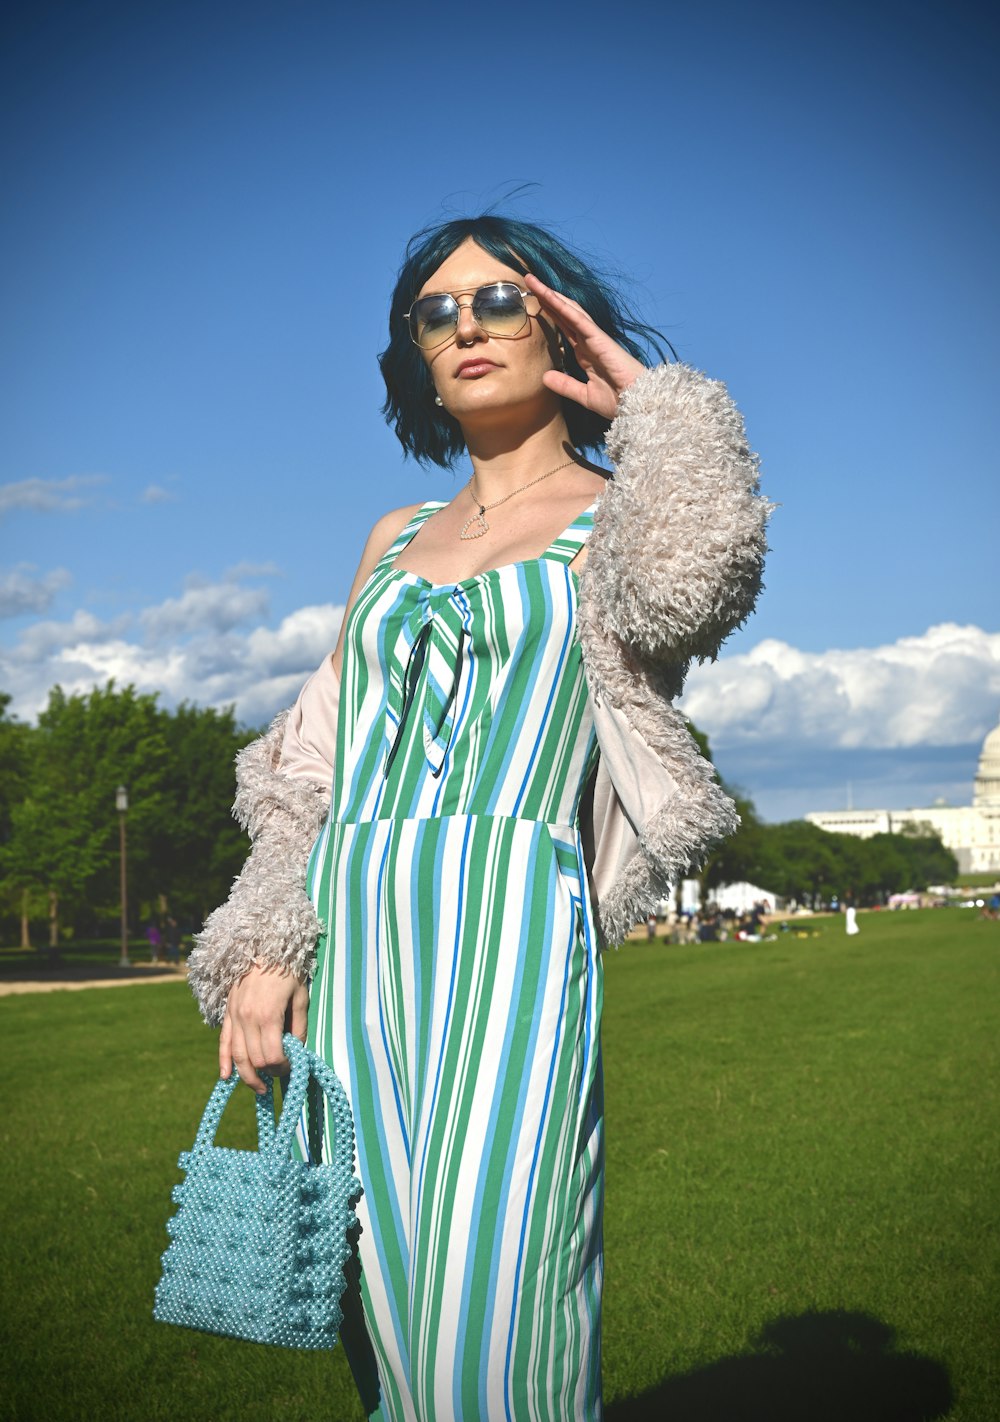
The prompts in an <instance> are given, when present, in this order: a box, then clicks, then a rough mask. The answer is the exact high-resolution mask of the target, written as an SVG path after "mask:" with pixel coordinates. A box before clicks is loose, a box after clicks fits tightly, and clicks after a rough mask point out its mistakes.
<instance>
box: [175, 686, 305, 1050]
mask: <svg viewBox="0 0 1000 1422" xmlns="http://www.w3.org/2000/svg"><path fill="white" fill-rule="evenodd" d="M287 716H288V712H287V711H282V712H281V714H280V715H279V716H276V717H275V719H274V721H272V723H271V725H270V727H269V729H268V731H267V733H266V734H265V735H263V736H258V738H257V739H256V740H255V741H252V742H251V743H250V745H248V746H246V747H244V749H243V750H241V751H240V753H239V754H238V755H237V757H236V785H237V792H236V800H235V802H234V804H233V814H234V816H235V817H236V819H237V820H238V821H239V823H240V825H241V826H242V827H243V829H245V830H248V831H249V834H250V840H251V843H252V846H253V847H252V849H251V851H250V855H249V857H248V859H247V861H246V863H245V864H244V866H243V868H242V870H241V871H240V874H239V877H238V878H237V879H236V880H235V882H234V884H233V887H232V890H231V891H230V894H229V898H228V899H227V900H226V902H225V903H224V904H222V905H221V906H220V907H219V908H217V909H216V910H215V911H214V913H211V914H209V916H208V918H207V919H206V920H205V926H204V928H203V929H202V931H201V932H200V933H199V934H196V936H195V946H194V948H193V949H192V951H191V955H190V957H189V959H188V982H189V983H190V985H191V990H192V992H193V993H194V995H195V997H196V998H197V1000H198V1006H199V1007H200V1008H201V1014H202V1016H203V1017H204V1019H205V1021H206V1022H207V1023H208V1024H209V1025H210V1026H213V1027H217V1026H218V1025H219V1024H220V1023H221V1022H222V1019H223V1017H224V1016H225V1011H226V1001H227V999H228V997H229V993H230V989H231V988H232V987H233V986H234V984H235V983H237V982H239V980H240V978H242V977H243V975H244V973H246V972H247V971H248V970H249V969H250V968H252V967H253V966H254V965H255V964H258V965H262V966H268V967H276V968H284V969H287V970H288V971H289V972H292V973H294V974H295V975H296V977H298V978H301V979H302V980H303V981H305V979H306V978H307V977H308V976H309V975H310V974H311V973H312V970H313V968H314V966H315V962H316V942H317V939H318V938H319V936H320V934H321V933H322V931H323V926H322V924H321V923H320V920H319V919H318V918H317V916H316V911H315V909H314V908H313V906H312V902H311V900H310V899H309V896H308V895H307V893H306V891H305V882H306V866H307V865H308V862H309V853H310V851H311V849H312V847H313V843H314V841H315V839H316V836H317V835H318V834H319V831H320V828H321V827H322V824H323V821H324V820H325V819H326V814H327V810H328V808H329V791H328V790H326V791H324V789H323V787H322V786H320V785H315V784H313V783H312V782H310V781H307V780H294V779H292V778H291V777H290V776H287V775H283V774H282V773H281V772H280V771H279V770H278V758H279V756H280V754H281V742H282V733H283V730H284V725H285V720H286V718H287Z"/></svg>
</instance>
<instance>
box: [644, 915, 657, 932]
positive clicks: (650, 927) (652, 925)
mask: <svg viewBox="0 0 1000 1422" xmlns="http://www.w3.org/2000/svg"><path fill="white" fill-rule="evenodd" d="M646 937H647V938H655V937H656V914H655V913H651V914H650V915H649V917H648V918H647V919H646Z"/></svg>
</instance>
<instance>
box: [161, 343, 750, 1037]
mask: <svg viewBox="0 0 1000 1422" xmlns="http://www.w3.org/2000/svg"><path fill="white" fill-rule="evenodd" d="M607 450H608V455H609V457H610V459H611V462H612V464H613V466H614V470H613V477H612V478H611V479H609V481H608V484H607V486H606V488H605V490H604V492H603V494H602V495H601V498H600V500H599V503H598V506H597V511H596V513H595V516H594V527H593V529H592V531H591V534H590V537H589V540H588V552H587V558H586V560H585V562H584V565H583V568H582V570H581V573H580V583H579V604H578V609H577V625H578V631H579V637H580V644H581V649H582V655H583V662H584V669H585V673H586V677H587V684H588V688H589V690H590V695H591V704H592V707H593V713H594V726H595V731H596V735H597V741H598V745H599V749H600V756H599V758H598V764H597V769H596V772H595V773H594V775H593V777H592V779H591V781H590V784H589V785H588V787H587V791H586V794H585V796H584V800H583V803H582V805H581V813H580V828H581V835H582V839H583V846H584V857H585V862H586V866H587V873H588V878H589V888H590V897H591V902H592V905H593V907H594V915H595V922H596V924H597V929H598V938H599V941H600V943H601V945H602V947H605V946H607V945H608V944H609V943H617V942H620V941H621V940H622V939H623V938H624V937H625V935H626V934H627V933H628V931H629V929H630V928H632V927H633V925H634V924H635V923H637V922H638V921H639V920H640V919H642V918H645V917H646V915H647V914H648V913H649V912H650V911H651V910H653V909H655V907H656V905H657V904H658V902H659V901H660V900H661V899H662V898H663V897H664V895H665V894H666V892H667V890H668V887H669V886H670V885H671V884H673V883H676V881H677V880H678V879H679V878H680V877H682V876H683V875H684V874H685V873H686V872H687V871H688V870H690V869H693V868H695V867H697V866H699V865H700V864H701V863H702V862H703V861H704V859H705V856H706V855H707V854H708V852H709V851H710V850H711V849H712V848H713V846H714V845H716V844H717V843H718V842H719V840H721V839H723V838H724V837H725V836H726V835H728V834H731V833H732V831H733V830H735V829H736V827H737V825H738V824H739V818H738V816H737V814H736V810H735V807H734V805H733V803H732V801H731V800H730V799H729V797H728V796H727V795H726V794H725V793H724V792H723V791H722V789H721V788H720V786H719V784H718V783H717V781H716V779H715V776H714V773H713V770H712V767H711V765H710V764H709V763H708V762H707V761H706V760H705V759H704V758H703V757H702V756H701V755H700V753H699V751H698V748H697V746H696V744H695V742H694V740H693V739H692V737H691V735H690V732H689V731H688V729H687V725H686V723H685V720H684V717H683V716H682V715H681V713H680V712H679V711H678V710H677V709H676V708H675V706H674V704H673V703H674V700H675V699H676V698H677V697H678V696H679V695H680V692H681V689H682V687H683V684H684V678H685V676H686V674H687V670H688V667H689V665H690V663H691V661H692V659H694V658H698V659H705V658H714V657H715V656H716V655H717V654H718V651H719V648H720V646H721V644H722V642H723V640H724V639H725V638H726V637H727V636H728V635H729V633H730V632H732V631H733V629H734V628H735V627H738V626H739V625H740V624H741V623H742V622H743V621H744V620H745V619H746V618H747V616H748V615H749V613H750V612H751V610H752V608H753V605H754V602H755V600H756V598H757V595H758V593H759V591H760V588H761V572H762V569H763V563H764V554H765V552H766V524H767V519H768V516H769V515H770V513H771V510H772V508H773V505H772V504H770V503H769V502H768V501H767V500H766V499H764V498H763V497H762V496H761V494H760V492H759V487H758V462H757V457H756V455H755V454H754V453H753V452H752V451H751V449H750V447H749V445H748V444H747V440H746V435H745V433H744V428H743V421H742V419H741V417H740V414H739V411H738V410H737V409H736V407H735V405H734V404H733V402H732V400H731V399H730V398H729V395H728V393H727V391H726V388H725V386H724V385H723V384H722V383H721V382H720V381H715V380H709V379H708V378H707V377H706V376H704V375H702V374H701V373H700V372H698V371H695V370H692V369H691V368H690V367H688V366H684V365H661V366H656V367H654V368H653V369H651V370H647V371H645V372H644V373H643V374H642V375H640V376H639V378H638V379H637V380H636V381H635V383H634V385H632V386H631V387H630V388H629V389H628V390H626V391H625V392H624V393H623V395H622V397H621V400H620V402H619V406H618V414H617V416H616V418H615V420H614V422H613V424H612V426H611V429H610V431H609V433H608V438H607ZM339 692H340V686H339V681H338V679H337V675H336V672H335V671H334V668H333V663H332V661H331V659H330V658H329V657H326V658H324V661H323V663H322V665H321V666H320V667H319V668H318V670H317V671H316V672H315V673H314V674H313V676H311V677H310V678H309V680H308V682H307V683H306V685H305V686H304V687H303V689H302V692H301V693H300V695H299V697H298V699H297V701H296V702H295V705H294V706H292V707H290V708H289V709H288V710H287V711H283V712H281V714H280V715H279V716H278V717H276V719H275V720H274V722H273V723H272V725H271V727H270V729H269V730H268V731H267V733H266V734H265V735H263V736H261V737H259V738H258V739H257V740H256V741H254V742H252V743H251V744H250V745H249V746H247V747H246V748H245V749H244V750H242V751H241V752H240V753H239V755H238V756H237V774H236V780H237V795H236V801H235V804H234V806H233V813H234V814H235V816H236V817H237V819H238V820H239V822H240V824H241V825H243V827H244V828H245V829H247V830H248V831H249V834H250V839H251V842H252V848H251V852H250V856H249V858H248V859H247V862H246V864H245V865H244V867H243V870H242V872H241V873H240V875H239V877H238V879H237V880H236V882H235V883H234V885H233V889H232V892H231V893H230V896H229V898H228V899H227V900H226V902H225V903H224V904H223V905H222V906H221V907H220V908H218V909H216V910H215V912H214V913H212V914H211V915H210V916H209V918H208V920H207V921H206V923H205V927H204V929H203V930H202V932H201V933H200V934H199V935H198V936H197V940H196V945H195V948H194V949H193V951H192V953H191V958H190V977H189V981H190V983H191V987H192V990H193V991H194V993H195V996H196V997H197V999H198V1003H199V1006H200V1008H201V1011H202V1015H203V1016H204V1018H205V1020H206V1021H207V1022H209V1023H212V1024H218V1023H219V1022H221V1021H222V1018H223V1016H224V1014H225V1007H226V999H227V998H228V995H229V991H230V989H231V988H232V986H233V984H234V983H236V982H237V981H239V979H240V978H241V977H242V976H243V974H244V973H245V972H246V971H247V970H248V968H250V967H251V966H252V965H253V964H254V963H263V964H273V965H275V966H280V967H283V968H287V969H290V970H291V971H292V972H294V973H295V974H296V975H298V976H299V977H301V978H302V979H303V980H305V979H306V978H307V977H309V976H310V975H311V972H312V970H313V967H314V965H315V952H316V942H317V939H318V937H319V935H320V933H321V931H322V925H321V924H320V922H319V920H318V918H317V916H316V912H315V910H314V908H313V905H312V903H311V901H310V899H309V897H308V895H307V894H306V892H305V876H306V865H307V862H308V858H309V853H310V850H311V849H312V846H313V843H314V841H315V839H316V836H317V835H318V833H319V831H320V829H321V827H322V825H323V822H324V820H325V818H326V815H327V812H328V809H329V803H330V790H331V784H332V779H333V758H334V749H335V746H336V741H337V716H338V705H339Z"/></svg>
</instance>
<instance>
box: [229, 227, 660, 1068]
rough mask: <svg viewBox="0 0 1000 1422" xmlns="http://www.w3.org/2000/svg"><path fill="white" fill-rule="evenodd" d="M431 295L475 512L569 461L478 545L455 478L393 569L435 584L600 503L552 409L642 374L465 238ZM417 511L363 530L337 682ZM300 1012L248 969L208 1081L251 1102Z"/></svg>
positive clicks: (494, 559)
mask: <svg viewBox="0 0 1000 1422" xmlns="http://www.w3.org/2000/svg"><path fill="white" fill-rule="evenodd" d="M496 281H512V282H514V283H515V284H516V285H517V286H518V287H519V288H520V289H521V290H522V291H524V290H527V291H528V292H530V293H531V295H530V297H529V298H528V300H527V302H526V305H527V308H528V312H529V320H528V322H527V324H526V326H525V327H524V329H523V330H522V331H519V332H518V333H517V334H516V335H515V336H512V337H505V338H500V337H494V336H490V335H488V334H487V333H486V332H485V331H484V330H483V329H482V327H481V326H479V325H478V323H477V322H476V320H475V319H474V317H473V315H472V312H471V310H470V309H469V306H468V303H469V302H470V301H471V299H472V293H473V292H474V291H475V290H476V289H477V288H478V287H480V286H486V285H488V284H489V283H491V282H496ZM443 291H447V292H450V293H451V294H452V295H453V296H455V297H456V298H457V300H458V301H459V303H460V305H461V306H462V310H461V311H460V313H459V323H458V328H457V330H456V331H455V334H454V336H452V337H451V338H450V339H449V340H448V341H446V342H444V343H443V344H442V345H440V346H438V347H436V348H435V349H434V350H432V351H427V352H425V353H422V354H423V357H424V359H425V360H426V362H427V365H428V368H429V370H430V373H431V378H432V380H433V381H434V385H435V388H436V389H437V392H438V394H439V395H440V396H441V401H442V405H443V408H444V410H446V411H447V412H448V414H450V415H451V416H452V417H453V418H454V419H456V420H457V421H458V422H459V424H460V425H461V427H462V434H463V436H464V438H465V443H466V446H467V449H468V454H469V459H470V461H471V465H472V472H473V473H474V480H475V489H476V492H477V494H478V496H479V498H480V500H481V501H482V502H483V503H485V504H490V503H493V502H494V500H496V499H500V498H502V497H503V496H504V495H505V494H509V493H511V492H512V491H513V490H515V489H518V488H519V487H520V486H521V485H522V484H527V483H528V482H529V481H530V480H531V479H535V478H537V477H538V475H539V474H544V473H546V471H548V470H550V469H554V468H555V467H556V465H559V464H563V463H564V462H565V461H570V463H569V464H568V467H567V468H565V469H560V470H559V471H558V472H557V473H555V474H553V475H552V476H551V477H550V478H546V479H543V480H542V481H541V482H540V483H538V484H536V485H535V486H534V487H533V488H530V489H526V490H524V491H523V492H520V493H517V494H514V496H513V497H512V498H511V499H510V500H509V501H508V502H507V503H503V504H500V505H499V506H498V507H497V508H496V509H495V510H490V511H488V513H487V519H488V520H489V523H490V529H489V532H487V533H486V534H484V535H483V536H482V537H481V538H476V539H472V540H466V541H463V540H462V539H461V536H460V535H461V531H462V529H463V527H464V526H465V525H466V523H467V522H468V520H469V518H470V516H471V515H472V514H474V513H475V512H476V509H477V505H476V503H475V502H474V500H473V498H472V497H471V495H470V493H469V490H468V488H467V480H468V473H466V474H465V475H464V477H462V479H461V483H460V485H459V488H458V491H457V493H456V494H455V496H454V498H453V499H452V500H451V501H450V502H449V503H447V504H445V505H444V506H443V507H442V508H441V509H439V510H438V511H437V512H436V513H435V514H434V515H433V516H432V517H431V518H429V519H428V520H427V521H426V522H425V523H424V524H422V525H421V527H420V529H419V531H418V532H417V534H416V535H415V536H414V538H413V539H412V540H411V541H410V543H409V544H408V545H407V546H406V549H405V550H404V553H405V558H404V560H403V562H400V560H399V559H397V560H396V566H400V567H405V568H407V569H408V570H410V571H412V572H419V573H421V574H422V575H423V576H425V577H427V578H429V579H430V580H431V581H434V582H441V583H446V582H449V581H452V580H453V581H455V582H459V581H461V580H463V579H464V578H467V577H470V576H472V575H474V574H475V573H478V572H481V571H483V570H485V569H489V568H495V567H500V566H502V565H503V564H505V563H515V562H519V561H521V560H522V559H526V558H533V557H536V556H538V555H539V554H540V553H541V552H543V551H544V550H545V549H546V548H547V547H548V546H549V544H550V543H551V542H552V540H553V539H554V538H556V537H557V536H558V535H559V534H560V533H561V532H562V530H563V529H564V528H566V527H567V526H568V525H569V524H570V523H572V521H573V519H574V518H575V517H576V515H577V514H578V513H580V512H581V511H582V510H583V509H584V508H586V507H587V505H588V504H589V503H590V502H591V501H592V500H593V499H595V498H596V497H597V496H598V495H599V494H600V493H601V491H602V489H603V488H604V483H605V479H606V473H604V472H602V471H601V470H600V469H599V467H598V466H597V465H594V464H590V463H589V462H588V461H587V460H585V459H584V458H583V457H582V456H581V455H579V454H576V452H575V451H574V450H573V449H572V446H571V445H570V443H569V435H568V431H567V428H566V420H565V418H564V416H563V413H562V410H561V408H560V404H559V398H558V397H559V396H562V397H564V398H565V399H569V400H575V401H577V403H578V404H580V405H583V406H585V407H586V408H587V409H588V410H592V411H594V412H595V413H596V414H600V415H602V416H603V417H604V418H605V419H609V420H610V419H613V418H614V415H615V412H616V410H617V408H618V400H619V397H620V395H621V393H622V391H623V390H626V389H627V388H628V387H629V386H630V385H631V384H632V382H633V381H634V380H635V378H636V377H637V376H638V375H639V374H640V372H641V371H642V370H643V368H644V367H643V366H642V364H641V363H640V362H639V361H637V360H636V359H635V357H634V356H632V355H630V354H629V353H628V351H626V350H624V349H623V348H622V347H621V346H619V345H618V343H617V342H616V341H613V340H612V339H611V337H610V336H607V335H605V333H604V332H603V331H602V330H601V329H600V328H599V327H598V326H597V325H596V324H595V323H594V322H593V321H592V320H591V318H590V317H589V316H588V315H587V313H586V311H584V309H583V307H582V306H580V305H579V304H578V303H577V302H575V301H571V300H569V299H568V298H567V297H565V296H561V295H560V294H559V293H558V292H556V291H553V290H552V289H551V288H550V287H548V286H546V285H545V283H544V282H541V281H539V280H538V279H537V278H536V277H534V276H531V275H530V274H529V275H527V276H524V275H523V274H522V273H521V272H519V271H518V270H517V268H516V267H509V266H506V265H505V264H504V263H503V262H501V261H499V260H498V259H497V258H496V257H493V256H491V255H490V254H489V253H488V252H484V251H483V249H482V248H481V247H479V246H478V245H477V244H476V243H475V242H474V241H473V240H472V238H471V237H470V238H467V239H466V240H465V241H464V242H463V243H462V244H461V246H459V247H457V248H456V249H455V251H454V252H452V254H451V256H450V257H448V258H447V260H446V261H444V262H442V264H441V266H440V267H438V269H437V271H435V272H434V273H433V275H432V276H431V277H429V278H428V280H427V281H426V282H425V283H424V285H423V286H422V287H421V289H420V292H419V293H418V295H419V296H429V295H431V294H433V293H435V292H443ZM560 337H561V339H562V341H563V342H564V343H565V344H566V345H567V346H569V347H571V348H572V350H573V353H574V355H575V357H576V360H577V362H578V363H579V365H580V367H581V369H582V370H583V372H584V375H585V377H586V379H585V380H584V381H580V380H576V379H574V378H573V377H572V376H569V375H566V374H564V373H563V372H562V371H561V370H559V369H558V368H557V365H558V362H559V359H560V356H559V340H560ZM473 358H475V359H476V360H477V361H478V362H480V364H481V366H482V368H481V369H477V370H476V371H475V372H474V373H467V374H466V375H464V376H463V375H462V374H461V373H460V370H459V367H460V366H461V365H462V364H463V362H468V361H469V360H470V359H473ZM419 507H420V505H419V504H410V505H407V507H406V508H403V509H394V510H393V511H392V512H391V513H388V514H385V515H383V517H382V518H380V519H379V520H378V522H377V523H376V524H375V527H374V528H373V529H372V532H371V535H370V536H369V538H368V542H367V543H366V545H365V549H364V553H363V554H362V558H361V562H360V565H359V567H358V571H357V574H356V575H355V579H354V583H353V585H352V587H351V591H350V595H349V597H348V600H347V606H346V609H345V613H344V618H343V621H342V623H341V632H340V638H339V639H338V642H337V646H336V648H335V650H334V652H333V653H332V660H333V665H334V668H335V670H336V672H337V675H338V676H339V675H340V673H341V667H342V656H343V640H344V628H345V627H346V625H347V620H348V616H349V614H350V611H351V608H352V607H353V605H354V602H355V600H356V598H357V596H358V594H359V592H360V591H361V588H362V587H363V586H364V584H365V583H366V582H367V580H368V578H369V576H370V575H371V572H372V570H373V569H374V567H375V565H376V563H377V562H378V561H379V559H380V558H381V557H382V555H383V554H384V553H385V551H386V549H387V548H388V547H389V546H390V545H391V543H392V542H393V540H394V539H395V538H396V535H397V534H398V533H399V532H400V530H401V529H402V528H403V527H404V526H405V524H406V523H407V522H408V520H409V519H410V517H411V516H412V514H413V513H415V512H416V510H417V509H418V508H419ZM585 557H586V547H584V548H582V549H581V550H580V552H579V553H578V554H577V556H576V557H575V558H574V559H573V561H572V564H571V567H573V568H574V569H576V570H577V571H579V569H580V568H581V567H582V564H583V561H584V559H585ZM308 1008H309V991H308V989H307V987H306V986H305V984H304V983H302V982H300V981H299V980H298V979H297V978H296V977H294V976H293V975H292V974H291V973H289V972H286V971H284V970H283V969H280V968H262V967H255V968H252V969H251V970H250V971H249V972H248V973H247V974H246V975H245V976H244V977H243V978H241V979H240V981H239V982H238V983H237V984H236V985H235V986H234V987H233V989H232V991H231V992H230V994H229V1000H228V1002H227V1004H226V1015H225V1018H224V1020H223V1024H222V1032H221V1034H220V1037H219V1070H220V1074H221V1075H222V1076H223V1077H228V1076H229V1075H230V1073H231V1071H232V1064H233V1062H234V1061H235V1063H236V1066H237V1068H238V1070H239V1074H240V1077H241V1079H242V1080H243V1081H245V1082H246V1083H247V1085H248V1086H250V1087H251V1088H252V1089H253V1090H255V1091H258V1092H263V1091H264V1089H265V1087H264V1083H263V1082H262V1081H261V1079H260V1076H259V1075H258V1073H259V1072H262V1071H263V1072H267V1073H268V1074H269V1075H274V1074H276V1073H283V1072H286V1071H287V1070H288V1063H287V1061H286V1059H285V1055H284V1052H283V1050H282V1046H281V1038H282V1034H283V1033H284V1032H286V1031H287V1032H291V1033H292V1035H293V1036H294V1037H298V1038H299V1040H300V1041H302V1042H304V1041H305V1039H306V1026H307V1013H308Z"/></svg>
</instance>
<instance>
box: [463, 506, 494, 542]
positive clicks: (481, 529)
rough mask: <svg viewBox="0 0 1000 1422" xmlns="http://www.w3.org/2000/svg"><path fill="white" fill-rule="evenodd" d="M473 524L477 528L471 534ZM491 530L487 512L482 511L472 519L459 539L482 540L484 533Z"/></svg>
mask: <svg viewBox="0 0 1000 1422" xmlns="http://www.w3.org/2000/svg"><path fill="white" fill-rule="evenodd" d="M473 524H475V525H476V527H475V528H473V529H472V532H471V533H470V532H469V531H468V530H469V529H470V528H472V525H473ZM489 529H490V526H489V524H488V523H487V522H486V510H485V509H480V510H479V512H478V513H475V514H473V515H472V517H471V518H470V519H469V522H468V523H467V524H466V525H465V526H464V528H463V529H462V532H461V533H460V534H459V538H482V536H483V534H484V533H488V532H489Z"/></svg>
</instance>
